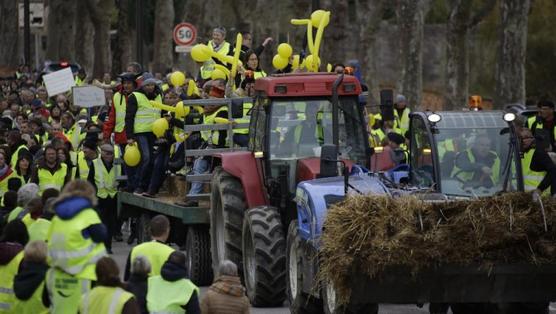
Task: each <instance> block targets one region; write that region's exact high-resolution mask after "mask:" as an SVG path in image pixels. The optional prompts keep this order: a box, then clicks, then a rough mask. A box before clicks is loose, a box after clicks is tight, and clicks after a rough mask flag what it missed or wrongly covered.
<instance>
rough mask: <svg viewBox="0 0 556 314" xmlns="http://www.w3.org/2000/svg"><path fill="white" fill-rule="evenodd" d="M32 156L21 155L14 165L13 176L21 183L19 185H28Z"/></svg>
mask: <svg viewBox="0 0 556 314" xmlns="http://www.w3.org/2000/svg"><path fill="white" fill-rule="evenodd" d="M32 163H33V156H31V154H22V155H21V156H19V159H18V160H17V163H16V165H15V174H16V175H15V176H16V177H17V178H19V180H20V181H21V185H24V184H27V183H29V180H30V179H31V164H32Z"/></svg>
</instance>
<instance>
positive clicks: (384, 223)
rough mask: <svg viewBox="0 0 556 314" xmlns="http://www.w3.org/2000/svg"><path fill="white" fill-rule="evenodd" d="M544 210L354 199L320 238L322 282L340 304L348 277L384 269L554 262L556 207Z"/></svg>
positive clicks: (481, 202)
mask: <svg viewBox="0 0 556 314" xmlns="http://www.w3.org/2000/svg"><path fill="white" fill-rule="evenodd" d="M543 201H544V206H545V211H546V219H547V222H548V226H549V232H545V230H544V224H543V216H542V214H541V210H540V206H539V205H538V204H537V203H533V202H532V200H531V196H530V195H529V194H526V193H506V194H502V195H500V196H496V197H485V198H479V199H473V200H458V201H449V202H435V203H430V202H429V203H427V202H424V201H422V200H420V199H418V198H417V197H415V196H403V197H399V198H395V199H393V198H389V197H385V196H377V195H369V196H354V197H350V198H348V199H346V200H345V201H343V202H341V203H338V204H336V205H335V206H333V207H332V208H330V209H329V211H328V213H327V216H326V221H325V223H324V232H323V236H322V247H321V252H320V255H321V258H320V261H321V264H320V278H321V279H322V280H324V279H329V280H332V282H333V283H334V285H335V288H336V289H337V293H338V296H339V298H340V300H341V301H344V302H345V301H347V300H349V296H350V294H351V291H350V284H349V277H350V274H353V273H362V274H365V275H368V276H370V277H375V276H377V275H378V274H380V273H381V272H382V271H383V270H384V269H385V268H386V267H390V266H403V267H409V268H410V269H411V270H412V271H413V272H418V271H419V270H420V269H423V268H428V267H432V266H436V265H442V264H456V265H466V264H471V263H479V264H481V265H484V266H488V265H492V264H496V263H521V262H525V263H535V264H545V263H554V262H556V245H555V243H556V242H555V240H556V239H555V238H556V235H555V232H554V230H555V228H556V202H555V201H554V200H552V199H548V198H546V199H543Z"/></svg>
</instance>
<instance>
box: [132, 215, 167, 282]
mask: <svg viewBox="0 0 556 314" xmlns="http://www.w3.org/2000/svg"><path fill="white" fill-rule="evenodd" d="M149 227H150V232H151V237H152V239H153V240H152V241H150V242H144V243H141V244H139V245H137V246H135V247H134V248H133V249H131V252H129V255H128V257H127V261H126V265H125V271H124V280H128V279H129V277H130V274H131V271H130V269H131V264H132V263H133V261H134V260H135V258H136V257H137V256H140V255H142V256H144V257H146V258H147V260H148V261H149V263H150V264H151V272H150V273H149V276H156V275H160V270H161V269H162V264H164V262H165V261H166V260H167V259H168V257H169V256H170V254H171V253H172V252H174V249H173V248H171V247H170V246H168V245H166V244H165V243H166V241H167V240H168V236H169V235H170V221H169V220H168V218H167V217H166V216H164V215H156V216H154V217H153V219H151V222H150V225H149Z"/></svg>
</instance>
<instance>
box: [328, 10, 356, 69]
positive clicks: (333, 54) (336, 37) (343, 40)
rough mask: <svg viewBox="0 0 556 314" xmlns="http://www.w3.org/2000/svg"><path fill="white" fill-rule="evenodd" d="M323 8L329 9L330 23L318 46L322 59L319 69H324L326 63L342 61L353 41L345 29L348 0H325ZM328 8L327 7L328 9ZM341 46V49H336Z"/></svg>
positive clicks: (344, 59)
mask: <svg viewBox="0 0 556 314" xmlns="http://www.w3.org/2000/svg"><path fill="white" fill-rule="evenodd" d="M323 7H324V8H327V10H329V11H330V24H328V26H327V27H326V28H325V30H324V36H323V38H322V43H321V46H320V52H319V54H320V56H321V60H322V66H321V71H326V63H331V64H334V63H344V62H345V61H346V53H347V50H348V47H349V46H350V45H352V43H353V41H352V40H353V39H354V38H353V35H356V36H357V35H358V34H352V33H349V32H348V31H347V27H348V25H347V24H348V23H349V21H348V19H347V18H346V17H347V15H348V1H347V0H334V1H332V0H327V1H325V2H324V5H323ZM328 8H329V9H328ZM338 47H342V49H338Z"/></svg>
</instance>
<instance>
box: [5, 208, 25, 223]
mask: <svg viewBox="0 0 556 314" xmlns="http://www.w3.org/2000/svg"><path fill="white" fill-rule="evenodd" d="M22 211H23V207H21V206H17V207H16V208H14V209H12V211H11V212H10V214H9V215H8V222H11V221H12V220H15V219H17V217H18V216H19V214H20V213H21V212H22Z"/></svg>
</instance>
